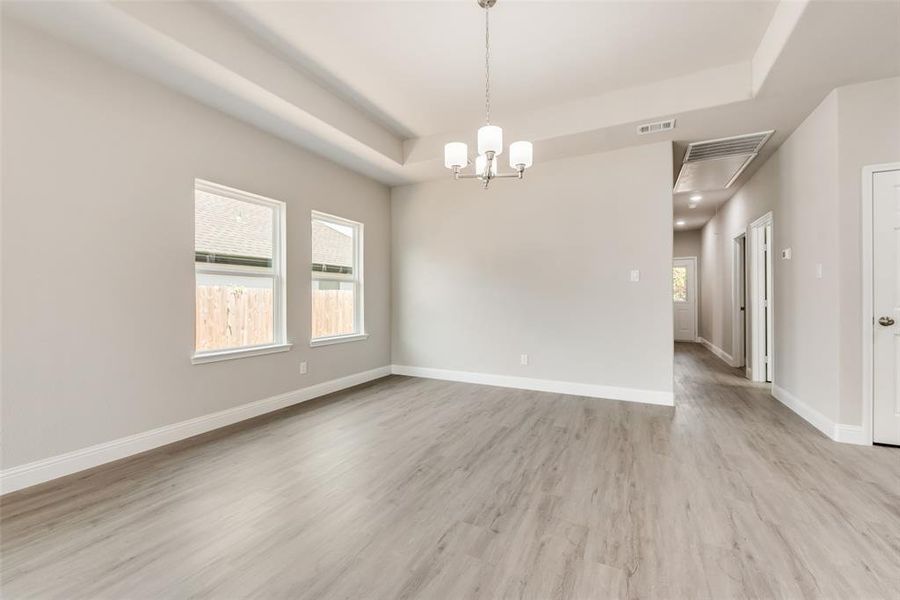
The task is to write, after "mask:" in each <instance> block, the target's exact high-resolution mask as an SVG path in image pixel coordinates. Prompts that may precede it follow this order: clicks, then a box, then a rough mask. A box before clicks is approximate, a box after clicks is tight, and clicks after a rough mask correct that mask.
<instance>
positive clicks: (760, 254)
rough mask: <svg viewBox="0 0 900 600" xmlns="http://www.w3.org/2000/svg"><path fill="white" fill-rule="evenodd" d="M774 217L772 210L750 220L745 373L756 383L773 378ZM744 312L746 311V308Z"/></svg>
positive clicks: (765, 381) (767, 381)
mask: <svg viewBox="0 0 900 600" xmlns="http://www.w3.org/2000/svg"><path fill="white" fill-rule="evenodd" d="M772 231H773V218H772V213H771V212H769V213H766V214H765V215H763V216H762V217H760V218H758V219H757V220H755V221H753V222H752V223H750V228H749V234H748V235H749V251H748V252H747V256H748V258H749V261H748V262H749V269H748V277H747V281H748V283H749V286H748V289H749V300H750V303H749V305H750V327H749V330H750V336H749V337H750V352H749V364H748V373H749V374H750V380H751V381H755V382H759V383H772V382H773V381H774V360H773V353H774V348H775V339H774V326H773V325H774V298H775V294H774V290H773V283H774V282H773V277H772V274H773V271H772V254H773V251H774V249H773V246H774V244H773V237H772ZM745 312H746V311H745Z"/></svg>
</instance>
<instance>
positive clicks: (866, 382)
mask: <svg viewBox="0 0 900 600" xmlns="http://www.w3.org/2000/svg"><path fill="white" fill-rule="evenodd" d="M886 171H900V162H898V163H884V164H880V165H868V166H866V167H863V169H862V278H863V286H862V298H861V300H862V401H863V403H862V404H863V409H862V410H863V414H862V429H863V439H862V443H863V444H865V445H868V446H871V445H872V444H873V443H874V437H873V436H874V429H875V421H874V419H875V414H874V413H875V411H874V408H875V390H874V388H873V384H874V379H875V373H874V368H875V366H874V365H875V362H874V361H875V357H874V347H875V306H874V302H875V277H874V275H875V273H874V271H873V269H874V268H875V256H874V247H873V245H874V243H875V231H874V223H873V222H872V219H874V218H875V174H876V173H884V172H886Z"/></svg>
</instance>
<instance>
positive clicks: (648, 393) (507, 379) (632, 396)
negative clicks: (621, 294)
mask: <svg viewBox="0 0 900 600" xmlns="http://www.w3.org/2000/svg"><path fill="white" fill-rule="evenodd" d="M391 372H393V373H394V374H396V375H408V376H410V377H425V378H427V379H445V380H447V381H462V382H465V383H478V384H481V385H493V386H497V387H508V388H517V389H521V390H535V391H538V392H554V393H557V394H570V395H572V396H588V397H591V398H606V399H608V400H624V401H626V402H642V403H644V404H658V405H661V406H674V405H675V395H674V393H673V392H661V391H657V390H642V389H637V388H623V387H611V386H606V385H595V384H592V383H575V382H571V381H557V380H553V379H535V378H532V377H516V376H512V375H492V374H490V373H475V372H472V371H451V370H447V369H432V368H428V367H410V366H406V365H392V366H391Z"/></svg>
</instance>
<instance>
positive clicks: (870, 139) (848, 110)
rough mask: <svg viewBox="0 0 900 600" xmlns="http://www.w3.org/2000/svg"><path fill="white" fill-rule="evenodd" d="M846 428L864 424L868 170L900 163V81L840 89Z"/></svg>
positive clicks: (843, 406) (842, 415)
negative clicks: (864, 243)
mask: <svg viewBox="0 0 900 600" xmlns="http://www.w3.org/2000/svg"><path fill="white" fill-rule="evenodd" d="M837 93H838V136H839V140H840V144H839V146H838V163H839V171H838V183H839V188H838V190H839V192H840V203H839V205H838V208H839V213H838V221H839V223H840V227H841V243H840V253H839V266H838V268H839V274H840V281H841V285H840V304H841V315H840V340H841V346H840V365H841V389H840V393H841V413H840V419H841V421H840V422H841V423H847V424H850V425H858V424H860V423H861V422H862V421H861V419H862V395H861V392H860V390H861V389H862V357H861V352H860V347H861V346H862V305H861V302H860V298H861V296H862V269H861V265H862V239H861V236H860V232H861V230H862V224H861V222H862V183H861V172H862V169H863V167H865V166H867V165H873V164H883V163H893V162H900V77H894V78H892V79H882V80H879V81H872V82H868V83H862V84H859V85H851V86H847V87H842V88H838V90H837Z"/></svg>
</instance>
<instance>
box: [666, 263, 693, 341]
mask: <svg viewBox="0 0 900 600" xmlns="http://www.w3.org/2000/svg"><path fill="white" fill-rule="evenodd" d="M676 260H687V261H690V262H692V263H694V276H693V277H692V278H691V279H692V281H691V282H690V289H689V290H688V293H689V294H692V296H691V298H693V299H694V338H693V339H692V340H691V341H692V342H696V341H698V338H699V336H700V323H699V322H698V320H699V318H700V296H698V295H697V292H698V290H699V289H700V286H699V285H697V279H698V278H699V277H700V271H699V270H698V263H697V257H696V256H673V257H672V264H675V261H676ZM672 310H675V308H674V307H672Z"/></svg>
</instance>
